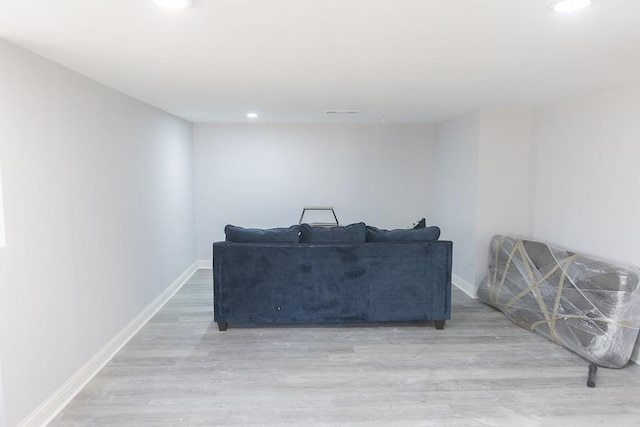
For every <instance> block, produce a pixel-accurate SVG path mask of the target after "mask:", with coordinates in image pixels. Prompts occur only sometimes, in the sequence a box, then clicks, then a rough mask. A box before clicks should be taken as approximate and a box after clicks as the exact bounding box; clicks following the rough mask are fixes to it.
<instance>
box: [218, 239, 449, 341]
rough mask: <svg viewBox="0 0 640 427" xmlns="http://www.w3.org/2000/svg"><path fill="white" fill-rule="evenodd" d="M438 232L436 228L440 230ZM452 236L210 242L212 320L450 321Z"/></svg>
mask: <svg viewBox="0 0 640 427" xmlns="http://www.w3.org/2000/svg"><path fill="white" fill-rule="evenodd" d="M438 234H439V230H438ZM452 247H453V244H452V242H450V241H443V240H436V241H428V242H403V243H392V242H391V243H390V242H376V243H319V244H318V243H236V242H229V241H226V242H217V243H214V244H213V280H214V287H213V289H214V295H213V302H214V320H215V321H216V322H217V323H218V328H219V329H220V330H222V331H224V330H226V329H227V325H228V323H238V324H275V323H284V324H286V323H346V322H389V321H403V322H406V321H435V326H436V329H442V328H443V327H444V323H445V320H447V319H450V318H451V263H452Z"/></svg>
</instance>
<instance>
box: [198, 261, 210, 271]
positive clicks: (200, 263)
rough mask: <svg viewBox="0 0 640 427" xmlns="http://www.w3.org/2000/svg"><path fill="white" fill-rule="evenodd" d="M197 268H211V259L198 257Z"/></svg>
mask: <svg viewBox="0 0 640 427" xmlns="http://www.w3.org/2000/svg"><path fill="white" fill-rule="evenodd" d="M198 268H202V269H206V268H213V261H212V260H210V259H199V260H198Z"/></svg>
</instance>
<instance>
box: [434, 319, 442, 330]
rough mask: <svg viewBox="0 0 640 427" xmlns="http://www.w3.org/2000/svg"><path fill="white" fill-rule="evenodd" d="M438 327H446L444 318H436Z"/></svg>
mask: <svg viewBox="0 0 640 427" xmlns="http://www.w3.org/2000/svg"><path fill="white" fill-rule="evenodd" d="M436 329H444V319H442V320H436Z"/></svg>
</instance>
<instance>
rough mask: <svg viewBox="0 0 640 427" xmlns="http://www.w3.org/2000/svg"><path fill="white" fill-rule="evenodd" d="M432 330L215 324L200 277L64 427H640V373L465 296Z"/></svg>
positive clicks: (92, 388)
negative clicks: (603, 362)
mask: <svg viewBox="0 0 640 427" xmlns="http://www.w3.org/2000/svg"><path fill="white" fill-rule="evenodd" d="M452 312H453V318H452V319H451V320H450V321H447V324H446V326H445V329H444V330H442V331H438V330H436V329H435V328H434V327H433V324H431V323H424V324H420V325H416V324H385V325H364V326H355V327H354V326H346V325H339V326H333V327H327V326H320V327H318V326H315V327H314V326H303V327H300V326H297V327H237V326H236V325H229V330H228V331H227V332H219V331H218V329H217V326H216V324H215V323H213V313H212V272H211V270H199V271H198V272H197V273H196V274H195V275H194V276H193V277H192V278H191V279H190V280H189V281H188V283H187V284H186V285H185V286H184V287H183V288H182V289H181V290H180V291H179V292H178V293H177V294H176V295H175V296H174V297H173V298H172V299H171V300H170V301H169V302H168V303H167V304H166V306H165V307H163V308H162V309H161V310H160V311H159V312H158V314H157V315H156V316H155V317H154V318H153V319H152V320H151V321H150V322H149V323H148V324H147V325H146V326H145V327H144V328H143V329H142V330H141V331H140V332H139V333H138V334H137V335H136V336H135V337H134V338H133V339H132V340H131V341H130V342H129V343H128V344H127V345H126V346H125V347H124V348H123V349H122V351H120V352H119V353H118V354H117V356H116V357H115V358H114V359H113V360H112V361H111V362H110V363H109V364H108V365H107V366H106V367H105V368H104V369H103V370H102V371H101V372H100V373H99V374H98V375H97V376H96V377H95V378H94V379H93V380H92V381H91V382H90V383H89V384H88V385H87V386H86V387H85V389H84V390H83V391H82V392H81V393H80V394H78V396H77V397H76V398H75V399H74V400H73V401H72V402H71V403H70V404H69V405H68V406H67V407H66V408H65V409H64V410H63V411H62V412H61V413H60V414H59V415H58V417H57V418H56V419H55V420H54V421H53V422H52V423H51V424H50V425H51V426H65V427H66V426H88V425H95V426H165V425H171V426H173V425H175V426H181V425H185V426H196V425H197V426H202V425H208V426H214V425H251V424H258V425H295V426H309V425H363V426H369V425H398V426H413V425H424V426H563V427H564V426H592V425H593V426H595V425H603V426H604V425H606V426H626V425H628V426H638V425H640V366H638V365H635V364H633V365H631V366H629V367H627V368H624V369H619V370H612V369H604V368H600V369H599V370H598V376H597V387H596V388H588V387H586V377H587V363H586V362H585V361H584V360H583V359H581V358H580V357H578V356H576V355H574V354H572V353H570V352H569V351H567V350H565V349H563V348H561V347H558V346H556V345H555V344H552V343H550V342H548V341H546V340H545V339H544V338H542V337H539V336H537V335H536V334H532V333H530V332H527V331H525V330H523V329H521V328H519V327H517V326H515V325H514V324H513V323H511V322H510V321H509V320H508V319H506V318H505V317H504V316H503V315H502V314H501V313H500V312H498V311H495V310H493V309H492V308H490V307H488V306H486V305H484V304H482V303H480V302H478V301H476V300H473V299H471V298H469V297H468V296H466V295H465V294H464V293H462V292H461V291H459V290H454V293H453V303H452Z"/></svg>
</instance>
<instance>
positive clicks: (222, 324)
mask: <svg viewBox="0 0 640 427" xmlns="http://www.w3.org/2000/svg"><path fill="white" fill-rule="evenodd" d="M227 326H229V324H228V323H227V322H218V330H219V331H220V332H224V331H226V330H227Z"/></svg>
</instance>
